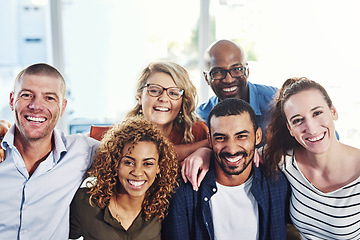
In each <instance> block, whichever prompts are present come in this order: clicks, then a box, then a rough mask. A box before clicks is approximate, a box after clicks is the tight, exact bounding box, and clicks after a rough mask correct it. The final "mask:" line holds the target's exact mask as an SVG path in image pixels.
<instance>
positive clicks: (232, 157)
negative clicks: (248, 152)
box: [224, 155, 243, 163]
mask: <svg viewBox="0 0 360 240" xmlns="http://www.w3.org/2000/svg"><path fill="white" fill-rule="evenodd" d="M224 158H225V159H226V160H227V161H229V162H232V163H234V162H237V161H240V160H241V159H242V158H243V155H240V156H231V157H224Z"/></svg>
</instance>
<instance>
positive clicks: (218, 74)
mask: <svg viewBox="0 0 360 240" xmlns="http://www.w3.org/2000/svg"><path fill="white" fill-rule="evenodd" d="M227 73H229V74H230V76H231V77H233V78H236V77H242V76H244V75H245V73H246V67H243V66H241V67H235V68H231V69H222V68H218V69H214V70H211V71H210V72H209V75H210V77H211V79H212V80H223V79H225V78H226V75H227Z"/></svg>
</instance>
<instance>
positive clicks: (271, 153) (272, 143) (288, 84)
mask: <svg viewBox="0 0 360 240" xmlns="http://www.w3.org/2000/svg"><path fill="white" fill-rule="evenodd" d="M308 89H316V90H318V91H320V92H321V94H322V95H323V97H324V100H325V101H326V103H327V105H328V106H329V107H331V106H332V101H331V99H330V97H329V95H328V93H327V92H326V90H325V89H324V88H323V87H322V86H321V85H320V84H319V83H317V82H315V81H312V80H310V79H308V78H306V77H300V78H297V77H294V78H289V79H287V80H286V81H285V82H284V83H283V85H282V87H281V89H280V91H279V95H278V97H277V99H276V101H275V105H274V106H273V108H272V110H271V111H272V118H271V120H270V122H269V124H268V125H267V127H266V146H265V150H264V151H265V152H264V154H263V156H264V165H265V166H266V167H265V169H266V170H267V172H268V173H269V174H270V175H271V173H272V172H271V171H272V170H275V172H276V171H277V170H278V165H279V163H280V162H281V160H282V158H283V157H285V156H286V155H288V154H289V150H292V149H294V148H295V147H297V146H300V144H299V143H298V142H297V141H296V139H295V138H294V137H292V136H291V135H290V133H289V130H288V128H287V120H286V116H285V113H284V104H285V102H286V101H287V100H288V99H289V98H290V97H291V96H293V95H295V94H296V93H299V92H301V91H304V90H308Z"/></svg>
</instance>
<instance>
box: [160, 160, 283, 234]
mask: <svg viewBox="0 0 360 240" xmlns="http://www.w3.org/2000/svg"><path fill="white" fill-rule="evenodd" d="M253 174H254V179H253V182H252V186H251V193H252V194H253V196H254V197H255V199H256V201H257V202H258V210H259V240H265V239H266V240H269V239H273V240H282V239H284V240H285V239H286V224H287V223H288V222H289V210H288V209H289V196H290V186H289V183H288V182H287V180H286V178H285V176H284V175H283V173H281V172H279V175H278V177H277V180H274V181H270V180H269V178H268V177H267V176H266V175H265V173H264V172H263V170H262V169H261V166H260V167H259V168H257V167H255V165H253ZM216 192H217V187H216V182H215V173H214V170H213V166H210V170H209V172H208V173H207V175H206V176H205V178H204V180H203V182H202V184H201V186H200V188H199V191H194V190H193V189H192V186H191V184H190V183H186V184H184V183H183V182H182V184H181V185H180V186H179V188H178V189H177V191H176V192H175V194H174V195H173V197H172V200H171V202H170V207H169V214H168V216H167V217H166V218H165V220H164V221H163V226H162V239H164V240H165V239H172V240H186V239H194V240H202V239H214V226H213V221H212V214H211V210H210V204H209V200H210V199H211V197H212V196H213V195H214V194H215V193H216ZM229 211H231V209H229ZM224 214H226V213H224ZM239 217H241V216H239Z"/></svg>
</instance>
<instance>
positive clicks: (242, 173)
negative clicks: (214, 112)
mask: <svg viewBox="0 0 360 240" xmlns="http://www.w3.org/2000/svg"><path fill="white" fill-rule="evenodd" d="M210 121H211V132H210V134H211V135H210V136H209V142H210V146H211V147H212V149H213V152H214V156H215V160H216V161H215V172H216V178H217V179H216V181H217V182H219V183H222V182H221V180H222V179H229V178H237V177H238V178H239V179H245V180H246V179H247V177H248V176H249V174H250V172H251V164H250V163H251V160H252V158H253V156H254V150H255V145H256V144H259V143H260V141H261V130H260V128H258V129H257V131H256V132H255V131H254V126H253V124H252V122H251V119H250V116H249V113H247V112H244V113H243V114H241V115H232V116H223V117H216V116H212V117H211V120H210ZM222 184H224V182H223V183H222ZM224 185H229V184H226V183H225V184H224Z"/></svg>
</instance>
